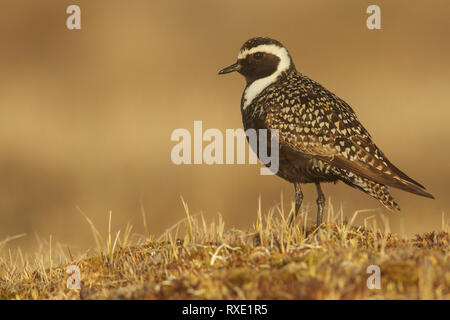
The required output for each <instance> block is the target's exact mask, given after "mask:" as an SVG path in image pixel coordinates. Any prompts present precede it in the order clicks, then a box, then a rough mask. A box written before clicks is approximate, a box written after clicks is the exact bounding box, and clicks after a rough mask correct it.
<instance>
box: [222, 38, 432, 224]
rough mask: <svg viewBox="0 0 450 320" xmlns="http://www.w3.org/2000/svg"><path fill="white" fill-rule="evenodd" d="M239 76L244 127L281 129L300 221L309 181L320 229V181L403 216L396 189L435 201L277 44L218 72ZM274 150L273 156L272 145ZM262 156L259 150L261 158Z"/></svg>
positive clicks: (261, 43) (268, 42) (258, 45)
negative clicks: (345, 188)
mask: <svg viewBox="0 0 450 320" xmlns="http://www.w3.org/2000/svg"><path fill="white" fill-rule="evenodd" d="M234 71H237V72H239V73H240V74H242V75H243V76H244V77H245V80H246V82H247V84H246V87H245V90H244V93H243V95H242V99H241V112H242V119H243V123H244V128H245V129H246V130H247V129H250V128H252V129H256V130H258V129H267V130H274V129H276V130H278V137H279V145H280V150H279V170H278V172H277V175H278V176H280V177H281V178H283V179H285V180H287V181H289V182H291V183H293V184H294V189H295V209H294V215H291V217H290V221H289V224H291V223H292V221H293V219H295V216H296V215H297V213H298V211H299V209H300V206H301V203H302V200H303V194H302V190H301V187H300V185H301V184H302V183H314V184H315V185H316V188H317V193H318V197H317V206H318V210H317V225H320V224H321V223H322V216H323V210H324V206H325V196H324V194H323V192H322V189H321V186H320V183H321V182H335V183H336V182H338V181H342V182H344V183H346V184H347V185H349V186H351V187H354V188H357V189H359V190H361V191H363V192H365V193H367V194H369V195H370V196H372V197H374V198H376V199H378V200H379V201H380V202H381V203H382V204H383V205H384V206H385V207H386V208H388V209H391V210H400V207H399V206H398V204H397V203H396V202H395V201H394V199H393V198H392V196H391V194H390V193H389V187H394V188H399V189H402V190H404V191H407V192H411V193H414V194H417V195H420V196H424V197H428V198H434V197H433V196H432V195H431V194H430V193H428V192H427V191H425V187H424V186H422V185H421V184H420V183H418V182H417V181H414V180H413V179H411V178H410V177H408V176H407V175H406V174H405V173H403V172H402V171H400V169H398V168H397V167H396V166H394V165H393V164H392V163H391V162H390V161H389V160H388V158H387V157H386V156H385V155H384V154H383V152H382V151H381V150H380V149H379V148H378V147H377V146H376V145H375V143H374V142H373V141H372V138H371V136H370V134H369V132H367V130H366V129H365V128H364V127H363V125H362V124H361V123H360V122H359V121H358V118H357V117H356V114H355V112H354V111H353V109H352V108H351V107H350V106H349V105H348V104H347V103H346V102H345V101H344V100H342V99H340V98H339V97H338V96H336V95H335V94H334V93H332V92H330V91H328V90H327V89H325V88H324V87H323V86H322V85H320V84H319V83H318V82H316V81H314V80H311V79H310V78H308V77H307V76H305V75H303V74H302V73H300V72H298V71H297V69H296V68H295V65H294V62H293V61H292V58H291V56H290V54H289V52H288V50H287V49H286V48H285V47H284V46H283V45H282V44H281V43H280V42H279V41H277V40H274V39H270V38H263V37H256V38H252V39H250V40H248V41H247V42H245V43H244V45H243V46H242V47H241V49H240V51H239V54H238V58H237V62H236V63H234V64H233V65H231V66H229V67H226V68H224V69H222V70H221V71H220V72H219V74H226V73H230V72H234ZM267 148H268V149H269V150H270V143H268V145H267ZM257 154H258V152H257Z"/></svg>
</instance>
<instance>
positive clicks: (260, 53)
mask: <svg viewBox="0 0 450 320" xmlns="http://www.w3.org/2000/svg"><path fill="white" fill-rule="evenodd" d="M263 56H264V53H262V52H256V53H255V54H254V55H253V57H255V59H256V60H261V59H262V57H263Z"/></svg>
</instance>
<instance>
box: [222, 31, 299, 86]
mask: <svg viewBox="0 0 450 320" xmlns="http://www.w3.org/2000/svg"><path fill="white" fill-rule="evenodd" d="M291 68H295V67H294V64H293V63H292V59H291V56H290V55H289V52H288V51H287V49H286V48H285V47H284V46H283V45H282V44H281V43H280V42H279V41H277V40H274V39H270V38H262V37H257V38H252V39H250V40H248V41H246V42H245V43H244V45H243V46H242V47H241V50H240V51H239V54H238V58H237V61H236V63H234V64H232V65H231V66H228V67H226V68H224V69H222V70H220V71H219V74H225V73H230V72H234V71H237V72H239V73H240V74H242V75H243V76H244V77H245V79H246V81H247V86H249V85H250V84H252V83H253V82H255V81H256V80H259V79H266V78H269V77H270V78H274V79H273V81H275V80H276V79H277V78H278V77H279V76H280V75H281V74H282V73H283V72H284V71H287V70H289V69H291Z"/></svg>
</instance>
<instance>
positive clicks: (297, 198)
mask: <svg viewBox="0 0 450 320" xmlns="http://www.w3.org/2000/svg"><path fill="white" fill-rule="evenodd" d="M294 188H295V211H294V214H293V215H291V217H290V218H289V226H291V224H292V222H293V221H294V220H295V218H296V217H297V214H298V212H299V210H300V206H301V205H302V201H303V193H302V189H301V188H300V183H298V182H296V183H294Z"/></svg>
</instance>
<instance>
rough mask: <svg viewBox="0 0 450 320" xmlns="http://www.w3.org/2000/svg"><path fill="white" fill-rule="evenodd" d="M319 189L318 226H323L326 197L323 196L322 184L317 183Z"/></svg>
mask: <svg viewBox="0 0 450 320" xmlns="http://www.w3.org/2000/svg"><path fill="white" fill-rule="evenodd" d="M316 188H317V226H320V225H321V224H322V217H323V208H324V207H325V195H324V194H323V191H322V188H321V187H320V183H319V182H316Z"/></svg>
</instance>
